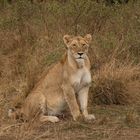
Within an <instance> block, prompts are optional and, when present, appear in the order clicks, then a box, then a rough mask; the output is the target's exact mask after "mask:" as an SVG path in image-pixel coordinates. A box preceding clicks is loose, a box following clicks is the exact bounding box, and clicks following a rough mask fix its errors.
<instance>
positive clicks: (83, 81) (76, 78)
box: [70, 67, 91, 92]
mask: <svg viewBox="0 0 140 140" xmlns="http://www.w3.org/2000/svg"><path fill="white" fill-rule="evenodd" d="M70 80H71V83H72V86H73V88H74V90H75V92H78V91H79V90H80V89H81V88H83V87H85V86H88V85H89V84H90V83H91V73H90V71H89V70H88V69H87V68H85V67H84V68H81V69H78V71H76V72H75V73H74V74H72V75H71V77H70Z"/></svg>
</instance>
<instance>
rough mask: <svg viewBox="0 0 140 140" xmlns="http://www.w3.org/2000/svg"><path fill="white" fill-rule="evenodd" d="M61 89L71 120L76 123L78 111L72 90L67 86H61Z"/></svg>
mask: <svg viewBox="0 0 140 140" xmlns="http://www.w3.org/2000/svg"><path fill="white" fill-rule="evenodd" d="M62 89H63V93H64V97H65V99H66V102H67V104H68V106H69V108H70V111H71V114H72V116H73V119H74V120H75V121H76V120H77V119H78V117H79V116H80V110H79V106H78V103H77V100H76V96H75V92H74V89H73V88H72V87H71V86H70V85H69V84H63V85H62Z"/></svg>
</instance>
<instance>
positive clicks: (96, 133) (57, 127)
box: [0, 105, 140, 140]
mask: <svg viewBox="0 0 140 140" xmlns="http://www.w3.org/2000/svg"><path fill="white" fill-rule="evenodd" d="M89 110H90V112H92V113H93V112H94V114H95V116H96V120H95V121H93V122H85V121H83V120H81V121H78V122H74V121H73V120H72V118H71V117H70V116H69V115H67V116H66V117H65V118H63V119H62V118H61V121H60V122H59V123H55V124H53V123H44V124H40V123H38V122H28V123H20V122H14V121H12V120H8V119H7V117H4V118H3V119H2V120H1V123H0V140H77V139H79V140H88V139H89V140H139V139H140V108H139V106H98V105H96V106H95V107H93V109H92V108H89Z"/></svg>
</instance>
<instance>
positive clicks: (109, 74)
mask: <svg viewBox="0 0 140 140" xmlns="http://www.w3.org/2000/svg"><path fill="white" fill-rule="evenodd" d="M139 76H140V66H139V65H133V64H131V63H130V62H129V64H120V63H118V62H115V61H111V62H108V63H106V64H104V65H103V66H102V67H101V68H100V70H98V71H97V72H96V73H95V74H94V76H93V87H92V92H93V99H92V100H93V101H94V102H96V103H98V104H108V105H109V104H121V105H124V104H128V103H136V102H137V101H138V102H139V99H140V87H139V85H140V79H139V78H140V77H139Z"/></svg>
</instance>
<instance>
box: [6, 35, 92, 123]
mask: <svg viewBox="0 0 140 140" xmlns="http://www.w3.org/2000/svg"><path fill="white" fill-rule="evenodd" d="M63 40H64V43H65V45H66V49H67V51H66V53H65V54H64V56H63V58H62V60H60V61H59V62H58V63H57V64H55V65H54V66H53V67H51V68H50V69H49V71H48V73H47V74H46V75H45V77H43V78H42V79H41V80H40V81H39V83H38V84H37V85H36V86H35V88H34V89H33V90H32V92H31V93H30V94H29V95H28V96H27V98H26V99H25V102H24V104H23V106H22V108H21V109H20V110H16V111H14V110H11V109H10V110H9V116H16V115H18V114H19V113H20V114H23V115H24V116H26V118H28V119H30V118H33V117H34V116H35V115H36V113H37V112H39V119H40V121H43V122H44V121H50V122H58V121H59V118H58V117H57V115H59V114H60V113H61V112H62V111H64V109H66V106H68V107H69V109H70V112H71V114H72V117H73V120H77V119H78V117H79V115H80V111H81V113H82V115H83V116H84V118H85V120H93V119H95V117H94V115H92V114H88V111H87V102H88V91H89V85H90V83H91V73H90V61H89V58H88V56H87V52H88V47H89V44H90V42H91V40H92V37H91V35H90V34H87V35H86V36H85V37H81V36H70V35H64V37H63Z"/></svg>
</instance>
